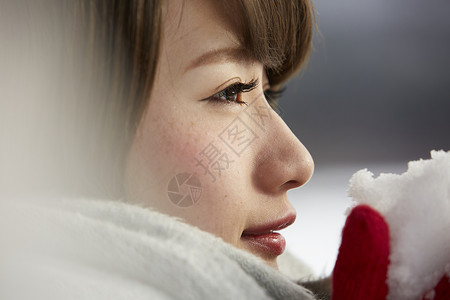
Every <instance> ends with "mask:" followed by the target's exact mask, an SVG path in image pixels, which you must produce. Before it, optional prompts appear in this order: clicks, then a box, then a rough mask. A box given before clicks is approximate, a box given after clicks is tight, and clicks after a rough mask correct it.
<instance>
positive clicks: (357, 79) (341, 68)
mask: <svg viewBox="0 0 450 300" xmlns="http://www.w3.org/2000/svg"><path fill="white" fill-rule="evenodd" d="M314 3H315V6H316V10H317V12H318V14H317V19H318V25H319V30H320V32H321V35H322V36H320V35H319V34H316V36H315V41H314V45H315V49H314V50H313V51H312V55H311V59H310V61H309V64H308V65H307V67H306V69H305V70H304V71H303V72H302V74H301V75H300V76H299V77H298V78H296V79H295V80H294V81H292V82H290V84H289V85H288V86H287V90H286V92H285V96H284V97H283V99H282V100H281V102H280V107H281V109H282V112H283V118H284V119H285V121H286V123H287V124H288V125H289V126H290V127H291V129H292V130H293V131H294V133H295V134H296V135H297V136H298V138H299V139H300V140H301V141H302V142H303V143H304V144H305V145H306V146H307V148H308V149H309V150H310V152H311V153H312V155H313V157H314V159H315V162H316V165H317V166H319V167H320V166H321V165H323V164H326V165H328V164H335V163H370V162H392V161H396V162H405V163H406V162H407V161H409V160H415V159H418V158H420V157H422V158H428V157H429V150H431V149H444V150H449V149H450V70H449V69H450V1H448V0H431V1H423V0H338V1H332V0H316V1H314Z"/></svg>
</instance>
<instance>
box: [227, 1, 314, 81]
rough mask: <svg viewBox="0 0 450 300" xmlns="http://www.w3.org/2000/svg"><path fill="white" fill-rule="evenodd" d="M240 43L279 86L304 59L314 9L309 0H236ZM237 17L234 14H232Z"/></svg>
mask: <svg viewBox="0 0 450 300" xmlns="http://www.w3.org/2000/svg"><path fill="white" fill-rule="evenodd" d="M236 4H237V5H238V6H239V7H240V9H238V11H239V12H240V13H241V16H240V20H239V21H240V24H239V25H240V28H241V34H242V37H241V42H242V45H243V46H244V47H245V48H246V49H247V50H248V51H249V52H250V53H251V54H252V55H253V56H254V57H255V58H256V59H257V60H258V61H260V62H261V63H263V64H264V66H265V67H266V72H267V76H268V78H269V82H270V84H271V85H272V86H275V87H276V86H279V85H281V84H282V83H284V82H285V81H286V80H287V79H289V77H291V76H292V75H293V74H294V73H296V72H297V71H298V70H299V69H300V68H301V66H302V65H303V63H304V62H305V61H306V59H307V57H308V54H309V50H310V48H311V43H312V31H313V25H314V23H315V22H314V12H313V7H312V3H311V2H310V1H309V0H282V1H280V0H237V3H236ZM234 17H236V16H234Z"/></svg>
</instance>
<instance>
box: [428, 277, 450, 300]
mask: <svg viewBox="0 0 450 300" xmlns="http://www.w3.org/2000/svg"><path fill="white" fill-rule="evenodd" d="M423 300H450V278H448V277H447V276H445V275H444V276H442V278H441V280H440V281H439V282H438V284H437V285H436V286H435V287H434V289H433V290H431V291H429V292H428V293H427V294H426V295H425V296H424V297H423Z"/></svg>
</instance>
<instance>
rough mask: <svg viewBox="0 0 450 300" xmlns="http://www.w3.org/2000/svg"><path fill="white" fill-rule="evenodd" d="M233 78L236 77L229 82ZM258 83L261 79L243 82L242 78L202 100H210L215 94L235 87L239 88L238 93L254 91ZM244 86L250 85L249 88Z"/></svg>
mask: <svg viewBox="0 0 450 300" xmlns="http://www.w3.org/2000/svg"><path fill="white" fill-rule="evenodd" d="M233 79H235V78H232V79H230V80H228V81H227V82H229V81H231V80H233ZM258 85H259V79H252V80H250V81H249V82H242V81H241V80H239V81H238V82H235V83H232V84H230V85H228V86H226V87H224V88H222V89H220V90H219V91H217V92H215V93H214V94H212V95H211V96H208V97H206V98H204V99H202V101H203V100H209V99H211V97H213V96H215V95H217V94H220V93H222V92H224V91H227V90H230V89H233V88H235V89H239V90H238V91H237V93H248V92H251V91H253V90H254V89H255V88H257V87H258ZM222 86H223V85H222ZM243 86H248V87H247V88H243Z"/></svg>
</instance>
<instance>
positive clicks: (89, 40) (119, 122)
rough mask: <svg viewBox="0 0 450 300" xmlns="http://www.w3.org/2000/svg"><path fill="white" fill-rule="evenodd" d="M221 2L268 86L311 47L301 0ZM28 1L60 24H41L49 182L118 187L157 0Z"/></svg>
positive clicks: (140, 96)
mask: <svg viewBox="0 0 450 300" xmlns="http://www.w3.org/2000/svg"><path fill="white" fill-rule="evenodd" d="M50 2H53V3H50ZM11 3H14V2H11ZM227 3H232V4H227ZM222 4H224V5H225V6H229V5H234V8H236V9H237V11H238V12H239V13H240V17H239V18H238V22H239V27H240V28H241V29H242V30H241V32H240V34H241V36H240V38H241V42H242V44H243V46H244V47H245V48H247V50H248V51H249V52H250V53H251V54H252V55H253V56H254V57H255V58H256V59H258V60H259V61H261V62H262V63H263V64H264V65H265V66H266V71H267V75H268V78H269V82H270V84H271V85H272V86H275V87H278V86H280V85H281V84H283V83H284V82H285V81H286V80H287V79H288V78H289V77H290V76H292V74H294V73H295V72H296V71H298V70H299V68H300V67H301V66H302V64H303V63H304V62H305V60H306V58H307V55H308V52H309V49H310V47H311V40H312V31H313V24H314V20H313V19H314V14H313V10H312V4H311V3H310V2H309V0H283V1H279V0H235V1H225V0H224V1H223V2H222ZM28 5H29V8H28V10H29V11H37V12H38V13H37V16H38V17H37V18H38V19H39V18H42V19H49V18H53V19H55V20H56V21H55V22H54V23H56V24H60V26H59V27H58V26H57V25H56V27H55V26H49V28H50V27H51V28H50V29H49V28H45V30H50V31H52V32H53V35H54V36H55V37H56V40H57V41H58V43H59V44H58V43H53V44H57V46H55V49H56V50H55V49H53V50H55V51H56V52H57V53H58V54H57V55H55V58H57V59H58V60H59V61H60V62H61V63H60V67H59V68H57V69H58V70H57V71H55V72H54V74H53V76H54V77H55V80H57V81H58V82H59V83H60V84H58V85H59V86H60V88H59V92H58V93H57V94H58V95H57V96H56V97H54V99H55V100H56V102H55V103H52V104H51V105H53V106H56V107H59V108H60V109H59V113H58V114H57V116H53V117H55V119H58V122H57V123H55V124H58V125H57V127H58V130H57V131H55V132H57V133H55V134H54V137H55V138H54V140H55V141H57V142H54V143H53V144H51V143H50V144H49V147H59V149H60V150H61V151H60V154H59V155H58V156H57V157H56V156H52V157H51V158H50V159H52V160H54V164H56V165H58V167H56V168H55V171H54V172H53V173H52V174H51V175H50V176H49V181H48V184H49V185H50V186H54V185H55V184H57V185H60V187H61V188H62V189H63V190H64V191H65V192H70V191H72V192H73V193H75V194H78V195H79V194H84V195H90V196H92V195H102V196H104V194H105V193H107V194H109V195H108V196H121V195H122V182H123V180H122V175H123V174H122V171H123V165H124V159H125V156H126V153H127V151H128V147H129V145H130V143H131V141H132V139H133V137H134V133H135V131H136V128H137V125H138V123H139V121H140V118H141V115H142V113H143V111H144V109H145V106H146V103H147V102H148V99H149V95H150V92H151V88H152V84H153V81H154V76H155V69H156V65H157V61H158V54H159V46H160V38H161V32H162V31H161V27H162V22H163V15H164V13H163V4H162V0H78V1H61V0H55V1H45V5H44V4H42V2H40V1H29V4H28ZM61 12H62V13H61ZM230 13H231V11H230ZM233 15H234V17H235V16H236V14H233ZM235 18H236V17H235ZM22 21H23V20H22ZM19 22H20V21H19ZM45 22H46V23H48V22H47V21H45ZM55 28H56V29H55ZM37 30H39V29H37ZM33 34H34V32H33V33H31V34H30V35H33ZM47 38H48V37H47ZM56 52H55V53H56ZM61 121H62V122H61ZM61 145H62V146H61ZM56 178H60V180H56ZM55 180H56V181H55Z"/></svg>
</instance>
